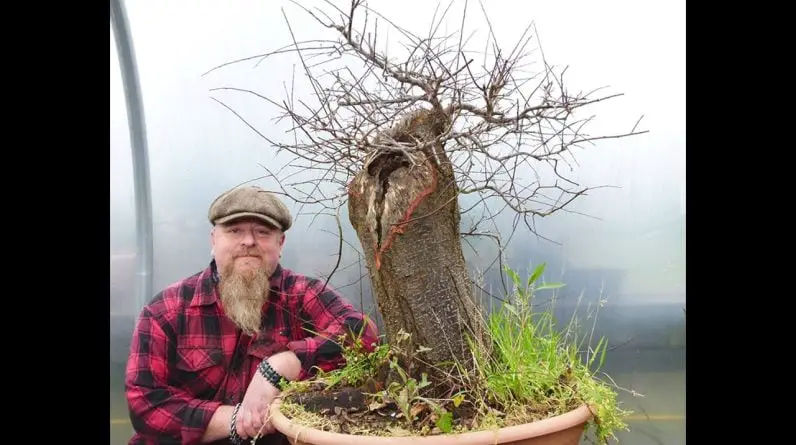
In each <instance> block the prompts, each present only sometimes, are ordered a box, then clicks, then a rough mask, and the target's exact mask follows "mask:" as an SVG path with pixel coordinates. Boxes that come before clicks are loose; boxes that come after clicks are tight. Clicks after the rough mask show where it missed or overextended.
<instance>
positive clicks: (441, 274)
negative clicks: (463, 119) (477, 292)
mask: <svg viewBox="0 0 796 445" xmlns="http://www.w3.org/2000/svg"><path fill="white" fill-rule="evenodd" d="M439 117H440V115H435V114H434V113H433V112H430V111H423V112H420V113H415V114H414V115H411V116H409V117H408V118H407V119H405V120H404V121H403V122H402V123H401V124H399V125H398V126H397V127H396V128H395V129H394V130H392V132H391V135H390V136H391V138H392V139H393V140H395V141H397V142H410V141H411V142H416V141H417V140H418V139H419V140H420V141H421V142H422V141H429V140H432V138H435V137H436V136H438V135H439V134H441V132H442V131H444V130H445V128H446V126H445V125H444V122H445V119H439ZM441 117H443V118H445V116H444V115H442V116H441ZM440 121H442V122H440ZM412 137H414V138H416V139H414V140H413V139H412ZM436 145H437V146H431V148H430V149H428V150H423V151H414V152H406V151H401V150H394V151H387V152H384V151H383V152H381V153H380V154H379V155H377V156H375V157H374V158H373V159H372V160H371V162H370V163H369V164H367V165H366V166H365V167H364V168H363V169H362V171H360V172H359V174H358V175H356V177H355V178H354V180H353V181H352V182H351V184H350V185H349V201H348V207H349V218H350V220H351V224H352V225H353V227H354V229H355V230H356V232H357V235H358V237H359V240H360V243H361V244H362V248H363V250H364V253H365V257H366V261H367V267H368V270H369V273H370V278H371V282H372V285H373V291H374V297H375V301H376V304H377V305H378V308H379V311H380V313H381V315H382V318H383V319H384V322H385V325H386V326H385V327H386V335H387V340H388V342H389V343H390V344H391V345H396V344H398V343H399V342H400V340H401V338H400V336H401V332H402V331H403V332H406V333H408V334H410V337H409V339H408V344H407V345H406V346H408V347H407V348H406V349H405V350H406V351H407V352H408V353H410V354H412V353H413V352H414V351H417V350H418V347H420V346H423V347H426V348H431V349H430V350H425V352H423V353H419V354H417V356H418V358H420V359H421V360H422V361H423V362H426V363H430V364H432V365H434V366H436V367H439V368H441V369H438V370H440V371H441V372H449V371H450V365H451V364H452V363H453V362H456V363H458V364H460V365H462V366H464V369H465V370H468V371H469V370H471V369H472V356H471V353H470V351H469V346H468V343H467V340H466V339H465V336H470V338H472V339H473V340H474V341H475V342H477V344H482V343H483V338H484V332H485V331H484V323H483V319H482V315H481V313H480V310H479V308H478V307H477V304H476V303H475V302H474V298H473V295H472V284H471V282H470V279H469V274H468V271H467V266H466V263H465V260H464V255H463V253H462V245H461V236H460V228H459V220H460V215H459V202H458V188H457V186H456V182H455V178H454V176H453V169H452V168H451V165H450V161H449V160H448V158H447V156H446V155H445V153H444V151H443V149H442V147H440V146H438V145H439V144H436ZM410 361H411V363H410V366H411V367H412V369H411V370H409V371H410V373H412V374H414V375H416V374H417V373H416V372H412V371H413V370H414V371H419V370H426V371H427V370H428V369H427V368H426V367H425V366H419V363H420V361H417V360H411V359H410Z"/></svg>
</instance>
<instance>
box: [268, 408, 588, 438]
mask: <svg viewBox="0 0 796 445" xmlns="http://www.w3.org/2000/svg"><path fill="white" fill-rule="evenodd" d="M281 402H282V401H281V400H280V399H278V398H277V399H276V400H275V401H274V403H273V404H272V405H271V410H270V413H271V421H272V422H273V425H274V427H275V428H276V429H277V431H279V432H280V433H282V434H284V435H285V436H287V439H288V440H289V441H290V443H291V445H408V444H411V445H487V444H501V445H578V444H579V443H580V440H581V437H582V436H583V431H584V429H585V427H586V423H587V422H588V421H589V420H590V419H591V418H592V413H591V410H590V409H589V407H588V406H586V405H582V406H580V407H579V408H577V409H575V410H572V411H570V412H567V413H564V414H561V415H559V416H554V417H550V418H547V419H544V420H540V421H536V422H531V423H526V424H523V425H515V426H510V427H505V428H500V429H496V430H486V431H474V432H467V433H456V434H440V435H434V436H391V437H384V436H361V435H350V434H340V433H332V432H328V431H322V430H318V429H314V428H308V427H305V426H301V425H298V424H295V423H293V421H292V420H290V419H288V418H287V417H285V415H284V414H282V412H281V411H280V406H281Z"/></svg>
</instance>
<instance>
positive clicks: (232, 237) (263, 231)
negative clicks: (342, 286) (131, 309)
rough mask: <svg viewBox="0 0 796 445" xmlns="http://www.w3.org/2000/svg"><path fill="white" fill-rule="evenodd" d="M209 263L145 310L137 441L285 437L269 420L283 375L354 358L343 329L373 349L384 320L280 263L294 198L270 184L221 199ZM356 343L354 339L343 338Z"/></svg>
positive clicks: (132, 400) (134, 360)
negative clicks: (347, 354) (345, 350)
mask: <svg viewBox="0 0 796 445" xmlns="http://www.w3.org/2000/svg"><path fill="white" fill-rule="evenodd" d="M208 218H209V220H210V223H211V224H212V229H211V231H210V241H211V245H212V252H213V255H212V256H213V258H212V260H211V261H210V264H209V266H208V267H207V268H206V269H204V270H202V271H200V272H197V273H196V274H194V275H192V276H190V277H187V278H185V279H182V280H180V281H178V282H176V283H174V284H172V285H170V286H168V287H166V288H165V289H164V290H162V291H161V292H159V293H158V294H157V295H156V296H155V297H154V298H153V299H152V300H151V301H150V302H149V303H148V304H147V305H146V306H145V307H144V308H143V309H142V311H141V313H140V315H139V318H138V321H137V323H136V326H135V329H134V332H133V338H132V344H131V348H130V357H129V359H128V362H127V370H126V378H125V390H126V393H127V400H128V404H129V410H130V419H131V421H132V425H133V429H134V430H135V433H134V435H133V437H132V438H131V439H130V442H129V444H131V445H132V444H183V445H192V444H200V443H216V444H222V443H223V444H229V443H231V444H240V443H243V440H245V439H251V438H258V441H257V442H258V444H277V443H279V444H281V443H283V441H284V440H285V438H284V436H283V435H281V434H279V433H278V432H275V431H274V429H273V426H271V424H270V422H269V421H268V417H267V414H268V407H269V406H270V404H271V402H272V401H273V400H274V398H275V397H276V396H277V395H278V394H279V382H280V380H281V379H285V380H289V381H292V380H297V379H298V380H301V379H305V378H307V377H309V376H311V375H312V374H314V371H315V370H316V369H322V370H324V371H330V370H332V369H335V368H338V367H340V366H343V365H344V361H343V358H342V354H341V352H342V349H341V346H340V344H341V338H345V339H348V340H346V341H350V340H352V339H353V338H359V339H361V341H362V343H363V345H364V346H365V347H366V348H368V349H369V350H373V349H372V348H373V347H374V346H375V344H376V342H377V341H378V340H377V336H378V332H377V330H376V327H375V325H374V324H373V323H372V322H370V321H369V320H368V319H367V318H366V317H365V316H364V314H362V313H361V312H359V311H356V310H355V309H354V307H353V306H352V305H351V303H350V302H348V301H347V300H346V299H344V298H343V297H342V296H341V295H340V294H338V293H337V292H336V291H334V290H333V289H331V288H330V287H329V286H328V285H327V286H324V281H322V280H318V279H315V278H311V277H307V276H304V275H301V274H298V273H296V272H293V271H291V270H289V269H287V268H285V267H282V265H281V264H280V257H281V254H282V248H283V247H284V243H285V232H286V231H287V230H288V229H289V228H290V226H291V224H292V219H291V216H290V212H289V210H288V209H287V207H286V206H285V205H284V204H283V203H282V202H281V201H280V200H279V199H278V198H277V197H275V196H274V195H273V194H271V193H269V192H267V191H265V190H262V189H260V188H258V187H242V188H236V189H233V190H232V191H229V192H227V193H224V194H222V195H221V196H219V197H218V198H216V200H215V201H213V203H212V204H211V206H210V210H209V213H208ZM343 343H344V342H343Z"/></svg>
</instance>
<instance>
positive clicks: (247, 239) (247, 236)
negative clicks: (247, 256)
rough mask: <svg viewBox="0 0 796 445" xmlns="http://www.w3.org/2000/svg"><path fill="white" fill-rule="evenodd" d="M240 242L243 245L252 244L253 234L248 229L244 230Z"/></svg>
mask: <svg viewBox="0 0 796 445" xmlns="http://www.w3.org/2000/svg"><path fill="white" fill-rule="evenodd" d="M240 243H241V244H243V245H244V246H253V245H254V234H253V233H252V232H250V231H245V232H244V233H243V236H241V238H240Z"/></svg>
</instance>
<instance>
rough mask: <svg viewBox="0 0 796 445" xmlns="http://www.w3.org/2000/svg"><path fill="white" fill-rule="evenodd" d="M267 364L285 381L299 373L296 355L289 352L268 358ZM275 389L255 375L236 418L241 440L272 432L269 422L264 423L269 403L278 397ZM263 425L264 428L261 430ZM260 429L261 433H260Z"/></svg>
mask: <svg viewBox="0 0 796 445" xmlns="http://www.w3.org/2000/svg"><path fill="white" fill-rule="evenodd" d="M267 360H268V363H269V364H270V365H271V367H273V368H274V370H275V371H276V372H278V373H279V374H280V375H282V376H283V377H284V378H286V379H287V380H295V379H296V378H298V375H299V373H300V372H301V362H300V361H299V359H298V357H296V354H294V353H293V352H290V351H285V352H280V353H279V354H276V355H273V356H271V357H269V358H268V359H267ZM279 393H280V391H279V389H278V388H277V387H275V386H274V385H272V384H271V383H269V382H268V381H267V380H266V379H265V377H263V375H262V374H261V373H259V372H258V373H257V374H256V375H255V376H254V377H253V378H252V381H251V383H249V387H248V389H246V395H244V396H243V402H241V405H240V411H238V417H237V420H236V422H237V430H238V434H239V435H240V437H241V438H243V439H250V438H253V437H256V436H257V433H260V435H261V436H264V435H266V434H271V433H273V432H274V427H273V425H271V422H270V420H268V421H267V422H266V419H267V416H268V409H269V408H270V406H271V402H273V401H274V399H275V398H276V397H277V396H278V395H279ZM263 424H265V428H263ZM260 429H262V431H260Z"/></svg>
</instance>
